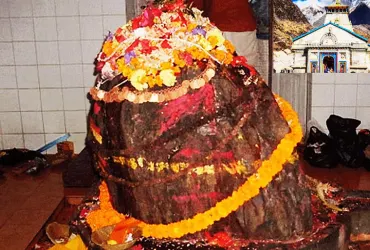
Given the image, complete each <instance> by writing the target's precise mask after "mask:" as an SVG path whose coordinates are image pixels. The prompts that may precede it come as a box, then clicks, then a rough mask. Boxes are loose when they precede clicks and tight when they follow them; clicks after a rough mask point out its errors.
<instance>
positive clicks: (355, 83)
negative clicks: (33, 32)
mask: <svg viewBox="0 0 370 250" xmlns="http://www.w3.org/2000/svg"><path fill="white" fill-rule="evenodd" d="M331 114H336V115H339V116H342V117H346V118H356V119H359V120H360V121H361V122H362V123H361V125H360V127H359V129H362V128H368V129H369V128H370V74H366V73H359V74H350V73H348V74H340V73H338V74H312V107H311V117H312V118H314V119H315V120H317V121H318V122H319V124H320V125H321V126H322V127H324V128H325V129H326V120H327V119H328V118H329V116H330V115H331ZM325 132H327V130H326V131H325Z"/></svg>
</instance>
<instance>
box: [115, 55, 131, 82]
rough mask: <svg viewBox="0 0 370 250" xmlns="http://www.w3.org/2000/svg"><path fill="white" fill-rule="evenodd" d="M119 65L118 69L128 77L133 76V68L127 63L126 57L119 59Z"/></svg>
mask: <svg viewBox="0 0 370 250" xmlns="http://www.w3.org/2000/svg"><path fill="white" fill-rule="evenodd" d="M117 67H118V71H119V72H121V73H122V75H123V76H125V77H127V78H130V77H131V74H132V70H131V68H130V67H128V66H127V65H126V64H125V59H123V58H120V59H118V60H117Z"/></svg>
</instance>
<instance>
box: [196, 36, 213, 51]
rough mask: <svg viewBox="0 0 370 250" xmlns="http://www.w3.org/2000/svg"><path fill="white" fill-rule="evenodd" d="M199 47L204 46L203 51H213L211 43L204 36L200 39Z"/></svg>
mask: <svg viewBox="0 0 370 250" xmlns="http://www.w3.org/2000/svg"><path fill="white" fill-rule="evenodd" d="M198 43H199V45H200V46H202V48H203V49H205V50H207V51H209V50H211V49H213V47H212V45H211V43H210V42H208V40H207V39H205V38H204V37H203V36H200V39H199V42H198Z"/></svg>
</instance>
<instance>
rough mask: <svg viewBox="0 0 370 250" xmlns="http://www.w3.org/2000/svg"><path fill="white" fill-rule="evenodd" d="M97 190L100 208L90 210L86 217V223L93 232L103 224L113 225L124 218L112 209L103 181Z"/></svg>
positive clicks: (103, 225)
mask: <svg viewBox="0 0 370 250" xmlns="http://www.w3.org/2000/svg"><path fill="white" fill-rule="evenodd" d="M99 190H100V194H99V200H100V208H99V209H98V210H95V211H92V212H90V213H89V214H88V215H87V217H86V220H87V223H88V224H89V225H90V227H91V229H92V231H93V232H94V231H96V230H97V229H99V228H102V227H105V226H110V225H115V224H117V223H119V222H121V221H122V220H123V219H124V218H125V216H124V215H123V214H120V213H118V212H117V211H116V210H114V208H113V206H112V203H111V201H110V195H109V191H108V187H107V184H106V183H105V182H102V184H101V185H100V186H99Z"/></svg>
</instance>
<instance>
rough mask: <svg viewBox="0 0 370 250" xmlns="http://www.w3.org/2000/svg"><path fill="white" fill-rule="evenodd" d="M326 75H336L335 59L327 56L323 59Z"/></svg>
mask: <svg viewBox="0 0 370 250" xmlns="http://www.w3.org/2000/svg"><path fill="white" fill-rule="evenodd" d="M323 64H324V73H334V57H332V56H325V57H324V59H323Z"/></svg>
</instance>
